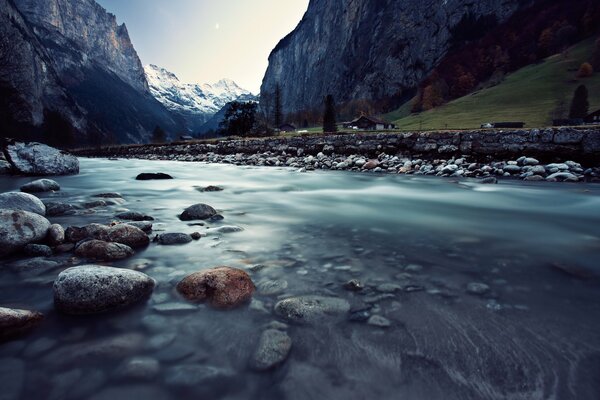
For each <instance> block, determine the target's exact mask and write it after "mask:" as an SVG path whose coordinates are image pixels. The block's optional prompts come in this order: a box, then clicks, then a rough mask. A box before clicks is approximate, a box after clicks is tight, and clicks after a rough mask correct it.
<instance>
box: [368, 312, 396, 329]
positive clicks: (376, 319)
mask: <svg viewBox="0 0 600 400" xmlns="http://www.w3.org/2000/svg"><path fill="white" fill-rule="evenodd" d="M367 324H369V325H373V326H377V327H380V328H388V327H390V326H391V325H392V323H391V322H390V320H389V319H387V318H385V317H382V316H381V315H371V317H370V318H369V319H368V320H367Z"/></svg>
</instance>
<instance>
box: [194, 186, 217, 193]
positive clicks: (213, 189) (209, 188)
mask: <svg viewBox="0 0 600 400" xmlns="http://www.w3.org/2000/svg"><path fill="white" fill-rule="evenodd" d="M198 191H199V192H221V191H223V188H222V187H220V186H212V185H210V186H206V187H203V188H198Z"/></svg>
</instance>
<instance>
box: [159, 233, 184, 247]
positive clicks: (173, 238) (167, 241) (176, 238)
mask: <svg viewBox="0 0 600 400" xmlns="http://www.w3.org/2000/svg"><path fill="white" fill-rule="evenodd" d="M155 240H156V241H157V242H158V243H160V244H162V245H164V246H171V245H175V244H186V243H189V242H191V241H192V240H193V239H192V237H191V236H190V235H188V234H187V233H163V234H160V235H158V236H157V237H156V239H155Z"/></svg>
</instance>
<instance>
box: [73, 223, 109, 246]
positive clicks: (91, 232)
mask: <svg viewBox="0 0 600 400" xmlns="http://www.w3.org/2000/svg"><path fill="white" fill-rule="evenodd" d="M109 231H110V228H109V227H108V226H106V225H102V224H89V225H86V226H84V227H81V228H80V227H77V226H70V227H68V228H67V230H66V231H65V239H66V240H67V241H68V242H71V243H77V242H79V241H81V240H84V239H98V240H104V241H105V242H108V241H109Z"/></svg>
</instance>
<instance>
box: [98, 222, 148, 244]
mask: <svg viewBox="0 0 600 400" xmlns="http://www.w3.org/2000/svg"><path fill="white" fill-rule="evenodd" d="M108 240H109V241H111V242H114V243H121V244H124V245H127V246H129V247H131V248H133V249H137V248H140V247H146V246H148V244H149V243H150V238H149V237H148V235H146V234H145V233H144V231H143V230H141V229H139V228H136V227H135V226H132V225H129V224H119V225H115V226H112V227H110V228H109V229H108Z"/></svg>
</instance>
